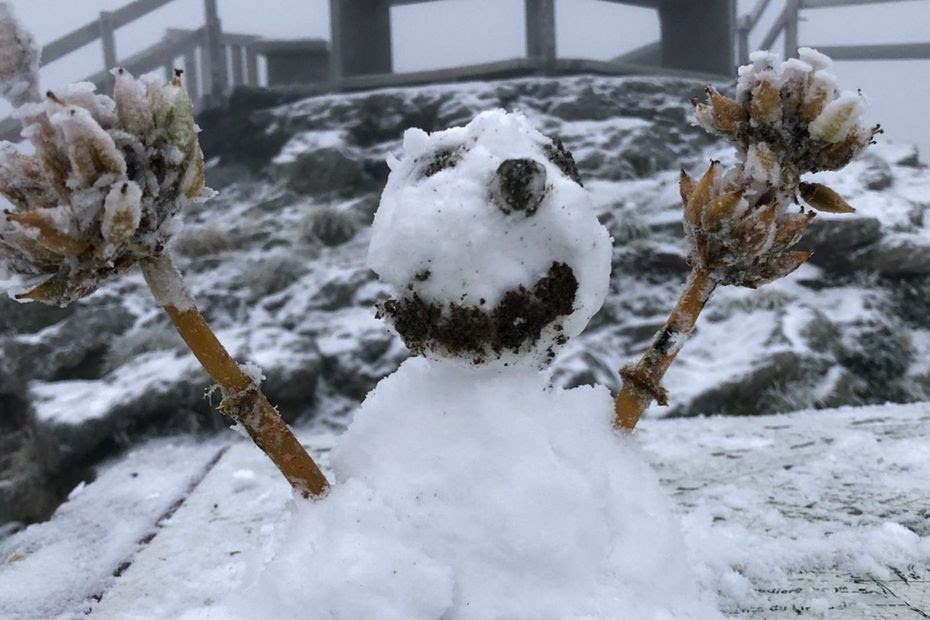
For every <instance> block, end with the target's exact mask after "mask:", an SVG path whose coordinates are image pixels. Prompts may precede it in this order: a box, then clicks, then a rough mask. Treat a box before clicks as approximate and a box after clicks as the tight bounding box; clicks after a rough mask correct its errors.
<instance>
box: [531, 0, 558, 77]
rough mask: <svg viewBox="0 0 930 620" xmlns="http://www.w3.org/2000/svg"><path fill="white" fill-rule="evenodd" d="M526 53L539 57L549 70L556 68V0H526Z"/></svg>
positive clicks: (532, 56)
mask: <svg viewBox="0 0 930 620" xmlns="http://www.w3.org/2000/svg"><path fill="white" fill-rule="evenodd" d="M524 6H525V7H526V55H527V56H529V57H530V58H539V59H542V61H543V67H544V68H545V70H546V71H547V72H551V71H553V70H554V69H555V58H556V55H555V0H524Z"/></svg>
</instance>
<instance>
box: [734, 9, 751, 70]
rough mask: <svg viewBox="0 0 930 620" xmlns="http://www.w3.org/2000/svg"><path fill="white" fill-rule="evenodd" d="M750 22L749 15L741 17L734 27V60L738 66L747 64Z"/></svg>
mask: <svg viewBox="0 0 930 620" xmlns="http://www.w3.org/2000/svg"><path fill="white" fill-rule="evenodd" d="M750 20H751V18H750V17H749V15H743V16H742V17H741V18H740V20H739V25H738V26H737V27H736V60H737V64H738V65H745V64H749V30H750V28H751V25H750V23H749V22H750Z"/></svg>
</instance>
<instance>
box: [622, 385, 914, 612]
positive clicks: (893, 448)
mask: <svg viewBox="0 0 930 620" xmlns="http://www.w3.org/2000/svg"><path fill="white" fill-rule="evenodd" d="M640 437H641V439H642V441H643V444H644V446H645V447H646V449H647V451H649V453H650V461H651V462H652V464H653V467H655V469H656V470H657V471H658V473H659V476H660V477H661V479H662V482H663V486H664V487H665V488H666V489H668V490H669V492H670V493H671V494H672V496H673V498H674V499H675V501H676V502H677V503H678V504H679V506H680V507H681V509H682V513H683V515H684V522H685V530H686V537H687V538H688V540H689V543H690V544H691V545H692V546H693V547H695V551H696V552H697V555H698V556H699V557H702V558H703V559H704V560H705V561H707V562H709V563H710V564H711V565H712V567H711V568H712V571H717V572H720V571H721V570H723V569H725V568H726V565H727V564H730V565H732V564H737V565H740V564H741V565H742V568H740V570H739V571H738V572H741V573H742V574H743V575H745V576H746V577H747V578H748V580H749V582H751V586H752V588H754V590H755V592H754V593H753V592H747V593H739V592H736V593H727V592H726V591H724V592H723V593H722V597H721V604H722V606H723V608H724V610H725V611H726V612H728V613H729V614H731V615H733V616H736V617H741V618H742V617H746V618H774V619H777V618H797V617H799V616H800V617H805V616H809V617H821V616H822V614H826V616H827V617H837V618H839V617H841V618H850V619H857V618H863V619H865V618H898V617H902V618H911V617H913V618H919V617H927V616H921V614H930V562H927V561H926V558H927V557H930V556H928V555H927V552H928V549H927V548H926V542H925V540H926V539H925V538H924V539H923V540H924V542H923V543H920V544H922V545H923V547H921V548H920V549H918V548H916V547H917V545H918V543H914V544H915V548H914V549H913V550H912V553H910V551H911V550H909V549H908V548H907V546H908V545H910V544H912V542H913V539H917V537H918V535H920V536H923V537H926V536H927V535H928V534H930V496H928V493H927V490H928V488H930V486H928V482H927V480H928V479H930V478H928V475H927V474H928V473H930V465H928V459H930V405H928V404H926V403H918V404H914V405H886V406H883V407H863V408H843V409H838V410H832V411H817V412H813V411H811V412H801V413H794V414H790V415H781V416H761V417H748V418H746V417H744V418H721V417H718V418H708V419H691V420H669V421H658V422H647V423H646V424H645V425H644V427H643V430H642V432H641V433H640ZM737 541H738V544H740V545H749V546H750V548H747V549H738V548H737V549H724V548H722V547H725V546H727V545H728V544H737ZM896 544H900V545H901V546H902V548H897V547H896V546H895V545H896ZM921 555H922V557H923V558H924V559H923V560H922V561H908V559H907V558H908V557H911V556H913V557H920V556H921ZM888 558H894V559H896V560H897V562H895V563H892V564H888V563H886V562H885V560H886V559H888ZM715 562H716V563H715ZM723 589H724V590H726V588H723Z"/></svg>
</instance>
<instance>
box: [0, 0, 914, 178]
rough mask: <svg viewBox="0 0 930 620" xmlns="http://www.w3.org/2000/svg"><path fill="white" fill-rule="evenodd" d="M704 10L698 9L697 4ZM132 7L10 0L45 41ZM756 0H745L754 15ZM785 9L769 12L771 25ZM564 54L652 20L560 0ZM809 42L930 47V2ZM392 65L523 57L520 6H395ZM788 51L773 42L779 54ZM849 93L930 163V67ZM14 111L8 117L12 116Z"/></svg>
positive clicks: (473, 2)
mask: <svg viewBox="0 0 930 620" xmlns="http://www.w3.org/2000/svg"><path fill="white" fill-rule="evenodd" d="M692 1H699V0H692ZM126 2H127V0H80V2H77V1H74V0H11V3H12V4H13V6H14V7H15V8H16V11H17V14H18V15H19V17H20V19H21V20H22V21H23V22H24V23H25V24H26V25H27V27H29V28H30V29H31V30H32V31H33V33H34V34H35V35H36V37H37V39H38V40H39V42H40V43H46V42H48V41H51V40H53V39H54V38H56V37H58V36H60V35H62V34H64V33H66V32H68V31H70V30H73V29H74V28H76V27H78V26H80V25H82V24H84V23H86V22H88V21H91V20H93V19H95V18H96V16H97V13H98V12H99V11H101V10H112V9H114V8H117V7H119V6H122V5H124V4H126ZM753 4H755V2H754V0H739V12H740V13H741V14H742V13H744V12H747V11H748V10H749V9H750V8H751V6H752V5H753ZM783 5H784V2H783V1H782V0H775V1H774V2H772V3H771V6H770V8H769V10H768V11H767V14H766V17H765V18H764V19H763V23H764V26H763V27H760V28H758V29H757V31H756V33H755V36H754V38H753V40H752V41H751V43H753V42H754V43H758V42H759V40H760V39H761V38H762V37H763V36H764V33H765V30H766V29H767V26H768V23H770V22H771V19H772V18H773V17H774V16H775V14H777V12H778V11H779V10H780V7H781V6H783ZM328 6H329V2H328V0H265V1H264V2H255V1H254V0H219V7H220V17H221V19H222V22H223V29H224V30H227V31H231V32H241V33H249V34H258V35H262V36H265V37H276V38H300V37H316V38H328V37H329V21H328V20H329V14H328V13H329V11H328ZM556 7H557V9H556V10H557V39H558V53H559V55H560V56H564V57H582V58H596V59H608V58H611V57H613V56H615V55H617V54H619V53H621V52H623V51H625V50H628V49H631V48H634V47H637V46H639V45H642V44H644V43H648V42H650V41H653V40H656V39H657V38H658V36H659V24H658V19H657V18H656V15H655V12H654V11H652V10H649V9H641V8H635V7H626V6H622V5H616V4H613V3H609V2H602V1H599V0H556ZM802 18H803V21H802V23H801V25H800V41H801V44H802V45H817V44H821V45H828V44H868V43H888V42H904V41H909V42H919V41H925V42H930V0H910V1H906V2H897V3H888V4H879V5H873V6H857V7H848V8H833V9H817V10H813V9H811V10H806V11H804V12H803V13H802ZM202 23H203V2H202V0H174V2H172V3H170V4H168V5H166V6H165V7H163V8H161V9H159V10H158V11H156V12H155V13H152V14H151V15H149V16H148V18H147V19H145V20H144V21H143V22H142V23H141V24H140V23H137V24H133V25H130V26H127V27H124V28H122V29H120V30H119V31H118V32H117V41H116V44H117V53H118V55H119V56H120V57H123V56H125V55H127V54H131V53H133V52H136V51H139V50H140V49H142V48H144V47H146V46H148V45H151V44H152V43H154V42H155V41H157V40H158V39H159V38H161V36H162V35H163V34H164V31H165V29H166V28H196V27H199V26H200V25H202ZM392 29H393V37H394V66H395V70H397V71H411V70H416V69H424V68H435V67H441V66H450V65H455V64H460V63H474V62H485V61H489V60H500V59H505V58H512V57H515V56H522V55H523V54H524V53H525V44H524V35H525V33H524V26H523V0H445V1H443V2H434V3H427V4H419V5H406V6H400V7H395V8H394V9H393V12H392ZM780 44H781V42H780V41H778V42H776V49H778V50H780V49H781V48H780V47H778V46H779V45H780ZM102 62H103V61H102V52H101V51H100V47H99V44H98V45H96V46H95V45H90V46H87V47H86V48H84V49H82V50H79V51H78V52H75V53H74V54H72V55H71V56H70V57H67V58H66V59H63V60H61V61H58V62H56V63H53V64H52V65H51V66H49V67H48V68H46V69H44V70H43V73H42V79H43V83H44V84H45V85H48V86H51V85H54V84H59V83H62V82H67V81H74V80H76V79H79V78H82V77H85V76H86V75H89V74H91V73H93V72H94V71H97V70H99V69H101V68H102ZM836 72H837V73H838V74H839V77H840V82H841V85H842V86H844V87H846V88H861V89H862V90H863V92H865V93H866V95H867V96H868V97H869V100H870V102H871V110H870V114H869V115H870V117H871V119H873V120H877V121H880V122H881V123H882V125H883V126H884V127H885V128H886V130H887V133H886V134H885V138H887V139H892V140H895V141H904V142H914V143H917V144H919V146H920V147H921V152H922V154H923V155H924V157H923V158H924V160H928V159H930V121H928V120H927V111H928V110H930V103H928V102H930V60H922V61H866V62H863V61H858V62H843V63H838V64H837V66H836ZM6 110H7V108H3V109H0V115H5V113H6Z"/></svg>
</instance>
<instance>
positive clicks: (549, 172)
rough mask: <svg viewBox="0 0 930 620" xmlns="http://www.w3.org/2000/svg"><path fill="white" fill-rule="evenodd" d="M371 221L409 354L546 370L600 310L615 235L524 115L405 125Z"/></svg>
mask: <svg viewBox="0 0 930 620" xmlns="http://www.w3.org/2000/svg"><path fill="white" fill-rule="evenodd" d="M403 148H404V152H403V155H402V157H401V159H400V160H395V161H392V162H389V163H390V165H391V174H390V177H389V178H388V182H387V186H386V188H385V190H384V193H383V194H382V197H381V205H380V207H379V209H378V212H377V213H376V215H375V220H374V225H373V230H372V240H371V247H370V249H369V253H368V263H369V266H370V267H371V268H372V269H373V270H374V271H376V272H377V273H378V275H380V276H381V278H382V280H384V281H385V282H387V283H389V284H390V285H392V286H393V289H394V294H393V296H392V297H391V298H390V299H388V300H387V301H385V302H383V303H382V304H380V305H379V314H380V315H381V316H383V317H384V318H386V319H387V320H389V321H390V322H391V323H392V324H393V325H394V327H395V329H397V331H398V332H399V333H400V335H401V337H402V338H403V339H404V342H405V343H406V344H407V346H408V348H410V350H411V351H412V352H414V353H416V354H420V355H427V356H429V357H433V358H456V359H461V360H465V361H468V362H473V363H476V364H481V363H492V362H493V363H498V362H499V363H502V364H503V363H512V362H514V361H516V360H518V359H528V360H531V361H533V362H536V363H538V364H541V365H542V364H545V363H548V361H550V360H551V359H552V358H553V357H554V356H555V352H556V350H557V349H558V347H559V346H561V345H562V344H564V343H565V342H566V341H567V340H568V338H571V337H572V336H575V335H577V334H578V333H580V332H581V330H582V329H583V328H584V326H585V325H586V324H587V323H588V321H589V320H590V318H591V317H592V316H593V315H594V313H595V312H596V311H597V310H598V309H599V308H600V306H601V304H602V303H603V300H604V297H605V295H606V293H607V286H608V279H609V275H610V255H611V245H610V242H611V240H610V236H609V235H608V233H607V230H606V229H605V228H604V227H603V226H601V224H600V223H599V222H598V220H597V218H596V217H595V215H594V212H593V209H592V205H591V202H590V199H589V197H588V195H587V193H586V191H585V190H584V188H583V187H582V186H581V182H580V179H579V178H578V171H577V169H576V168H575V164H574V161H573V159H572V157H571V154H570V153H568V151H566V150H565V148H564V147H563V146H562V145H561V143H559V142H557V141H553V140H550V139H549V138H547V137H546V136H544V135H542V134H541V133H539V132H538V131H536V130H535V129H534V128H533V127H532V126H531V125H530V123H529V122H528V121H527V119H526V118H525V117H524V116H522V115H521V114H510V113H507V112H504V111H503V110H495V111H490V112H484V113H482V114H480V115H479V116H478V117H477V118H475V119H474V120H473V121H472V122H471V123H469V124H468V125H466V126H465V127H455V128H452V129H448V130H446V131H441V132H436V133H433V134H427V133H425V132H423V131H421V130H419V129H410V130H408V131H407V133H406V134H405V136H404V145H403Z"/></svg>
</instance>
